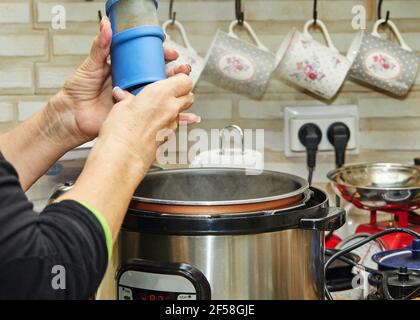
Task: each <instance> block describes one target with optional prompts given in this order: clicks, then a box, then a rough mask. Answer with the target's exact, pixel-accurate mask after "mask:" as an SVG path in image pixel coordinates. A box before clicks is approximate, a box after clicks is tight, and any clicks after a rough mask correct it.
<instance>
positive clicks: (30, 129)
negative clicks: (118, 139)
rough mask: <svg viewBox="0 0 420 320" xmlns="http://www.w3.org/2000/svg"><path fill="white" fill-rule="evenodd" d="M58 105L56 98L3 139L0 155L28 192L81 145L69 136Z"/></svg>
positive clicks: (1, 140) (0, 145)
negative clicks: (16, 173) (63, 158)
mask: <svg viewBox="0 0 420 320" xmlns="http://www.w3.org/2000/svg"><path fill="white" fill-rule="evenodd" d="M55 101H56V97H53V98H52V99H51V100H50V102H49V103H48V104H47V106H46V107H45V108H44V109H42V110H41V111H39V112H38V113H36V114H35V115H33V116H32V117H30V118H29V119H27V120H26V121H24V122H23V123H21V124H19V125H18V126H17V127H16V128H14V129H13V130H11V131H9V132H7V133H5V134H3V135H2V136H0V151H1V152H2V153H3V155H4V156H5V158H6V159H7V160H8V161H9V162H10V163H12V164H13V166H14V167H15V168H16V171H17V172H18V174H19V180H20V183H21V185H22V188H23V189H24V190H25V191H26V190H28V189H29V188H30V187H31V185H32V184H33V183H34V182H35V181H36V180H37V179H38V178H39V177H41V176H42V175H43V174H44V173H45V172H46V171H47V170H48V169H49V168H50V167H51V166H52V165H53V164H54V163H55V162H56V161H57V160H58V159H59V158H60V157H61V156H62V155H63V154H64V153H66V152H67V151H69V150H71V149H73V148H75V147H76V146H78V145H80V144H81V143H82V142H81V140H79V139H77V138H75V137H73V136H72V135H71V133H70V132H66V129H65V126H64V124H63V121H62V119H61V118H60V117H58V116H57V115H56V110H55V108H56V106H54V103H55Z"/></svg>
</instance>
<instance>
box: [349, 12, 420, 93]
mask: <svg viewBox="0 0 420 320" xmlns="http://www.w3.org/2000/svg"><path fill="white" fill-rule="evenodd" d="M384 22H385V20H384V19H382V20H378V21H377V22H376V24H375V25H374V27H373V32H372V34H366V33H365V32H363V31H361V32H360V33H359V34H358V35H357V37H356V38H355V39H354V40H353V43H352V44H351V46H350V50H349V52H348V54H347V57H348V58H349V59H350V61H352V62H353V66H352V68H351V70H350V75H351V77H352V78H355V79H357V80H359V81H361V82H364V83H367V84H370V85H371V86H373V87H376V88H379V89H382V90H385V91H388V92H390V93H392V94H394V95H396V96H401V97H402V96H405V95H407V93H408V91H409V90H410V88H411V87H412V86H413V84H414V82H415V81H416V78H417V73H418V69H419V65H420V58H419V56H417V55H416V54H415V53H414V52H412V50H411V48H410V47H409V46H408V45H407V44H406V43H405V41H404V39H403V38H402V36H401V34H400V32H399V31H398V28H397V26H396V25H395V24H394V23H393V22H392V21H390V20H388V23H387V26H389V27H390V28H391V30H392V31H393V32H394V34H395V36H396V37H397V40H398V41H399V43H400V46H399V45H397V44H395V43H393V42H390V41H386V40H384V39H382V38H381V36H380V35H379V33H378V28H379V26H380V25H381V24H382V23H384Z"/></svg>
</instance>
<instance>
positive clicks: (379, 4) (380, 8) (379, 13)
mask: <svg viewBox="0 0 420 320" xmlns="http://www.w3.org/2000/svg"><path fill="white" fill-rule="evenodd" d="M382 3H383V0H379V3H378V19H379V20H380V19H382ZM390 14H391V13H390V12H389V10H387V12H386V17H385V22H384V23H383V24H384V25H385V24H387V23H388V21H389V16H390Z"/></svg>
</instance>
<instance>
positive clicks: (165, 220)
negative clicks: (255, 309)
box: [97, 168, 345, 300]
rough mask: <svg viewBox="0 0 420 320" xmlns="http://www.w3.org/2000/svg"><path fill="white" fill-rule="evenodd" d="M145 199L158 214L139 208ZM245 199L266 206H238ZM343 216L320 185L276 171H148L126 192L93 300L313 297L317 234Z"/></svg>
mask: <svg viewBox="0 0 420 320" xmlns="http://www.w3.org/2000/svg"><path fill="white" fill-rule="evenodd" d="M292 198H293V200H294V202H293V203H287V204H285V205H284V206H279V207H277V208H273V207H272V202H273V201H278V200H284V199H289V200H290V199H292ZM150 204H152V205H156V206H155V207H154V208H155V209H158V210H157V211H153V210H144V208H143V209H142V206H144V205H146V208H147V209H150ZM253 204H258V205H259V206H260V205H261V204H267V208H266V209H264V208H263V207H260V209H259V210H257V211H248V209H249V207H248V205H253ZM232 206H234V207H235V209H236V210H237V211H236V213H233V212H232V210H231V209H232ZM172 207H175V210H172V209H174V208H172ZM213 207H217V210H216V211H215V210H213ZM179 208H181V209H182V210H187V211H188V212H186V213H185V214H183V213H182V210H181V211H180V210H179ZM161 209H163V212H162V211H159V210H161ZM205 209H207V213H206V210H205ZM241 209H242V210H243V211H241ZM194 210H197V212H198V213H197V214H193V212H194ZM223 210H226V211H225V212H223ZM344 221H345V213H344V210H342V209H339V208H329V207H328V198H327V196H326V195H325V194H324V193H323V192H322V191H320V190H317V189H308V186H307V182H306V181H304V180H303V179H301V178H298V177H295V176H292V175H288V174H284V173H279V172H270V171H264V172H263V174H262V175H261V176H257V175H255V176H253V175H246V174H245V171H244V170H241V169H226V168H218V169H216V168H213V169H183V170H168V171H159V172H154V173H150V174H149V175H148V176H147V178H146V179H145V180H144V181H143V183H142V184H141V185H140V187H139V189H138V190H137V192H136V194H135V195H134V197H133V203H132V204H131V206H130V209H129V211H128V214H127V216H126V219H125V222H124V226H123V229H122V231H121V234H120V238H119V241H118V243H117V244H116V246H115V248H114V256H113V260H112V263H111V264H110V266H109V268H108V271H107V274H106V276H105V279H104V281H103V283H102V285H101V288H100V290H99V291H98V296H97V298H98V299H115V298H119V299H145V300H146V299H149V300H153V299H158V300H159V299H322V298H323V297H324V294H323V288H324V273H323V265H324V251H323V249H324V231H326V230H335V229H337V228H339V227H341V226H342V225H343V224H344Z"/></svg>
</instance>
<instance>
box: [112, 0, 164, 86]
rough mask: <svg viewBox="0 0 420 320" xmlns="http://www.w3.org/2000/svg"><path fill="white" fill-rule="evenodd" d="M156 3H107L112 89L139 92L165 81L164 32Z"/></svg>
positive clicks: (138, 0) (131, 0) (128, 0)
mask: <svg viewBox="0 0 420 320" xmlns="http://www.w3.org/2000/svg"><path fill="white" fill-rule="evenodd" d="M157 7H158V2H157V0H108V1H107V2H106V14H107V16H108V17H109V19H110V21H111V26H112V33H113V36H112V44H111V63H112V82H113V86H114V87H116V86H118V87H120V88H121V89H124V90H127V91H130V92H131V93H133V94H137V93H138V92H140V91H141V90H142V89H143V88H144V87H145V86H146V85H148V84H150V83H153V82H156V81H159V80H163V79H166V70H165V57H164V51H163V41H164V32H163V30H162V28H161V27H160V26H159V20H158V17H157Z"/></svg>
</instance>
